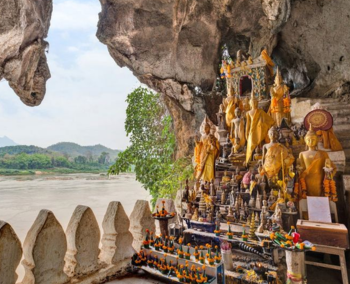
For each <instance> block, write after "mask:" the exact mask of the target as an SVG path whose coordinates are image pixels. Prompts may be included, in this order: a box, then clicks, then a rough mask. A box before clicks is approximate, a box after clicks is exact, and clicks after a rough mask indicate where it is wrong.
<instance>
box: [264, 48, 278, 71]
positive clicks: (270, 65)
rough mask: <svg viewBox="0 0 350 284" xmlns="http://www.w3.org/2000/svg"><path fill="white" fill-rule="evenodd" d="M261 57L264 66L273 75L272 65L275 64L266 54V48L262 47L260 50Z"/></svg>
mask: <svg viewBox="0 0 350 284" xmlns="http://www.w3.org/2000/svg"><path fill="white" fill-rule="evenodd" d="M261 57H262V59H264V60H265V62H266V66H267V68H268V69H269V71H270V74H271V75H273V67H274V66H275V64H274V63H273V61H272V59H271V57H270V56H269V55H268V54H267V50H266V49H264V50H263V51H262V52H261Z"/></svg>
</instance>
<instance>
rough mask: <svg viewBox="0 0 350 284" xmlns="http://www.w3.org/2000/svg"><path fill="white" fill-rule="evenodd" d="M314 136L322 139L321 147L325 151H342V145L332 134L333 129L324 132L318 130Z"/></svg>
mask: <svg viewBox="0 0 350 284" xmlns="http://www.w3.org/2000/svg"><path fill="white" fill-rule="evenodd" d="M316 134H317V135H318V136H321V137H322V141H323V147H324V148H325V149H331V150H332V151H341V150H343V147H342V145H341V144H340V142H339V140H338V139H337V137H336V136H335V134H334V130H333V127H331V128H330V129H329V130H326V131H323V130H319V131H317V132H316Z"/></svg>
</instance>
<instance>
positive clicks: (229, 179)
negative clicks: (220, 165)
mask: <svg viewBox="0 0 350 284" xmlns="http://www.w3.org/2000/svg"><path fill="white" fill-rule="evenodd" d="M230 181H231V178H230V177H229V175H228V174H227V171H226V170H225V171H224V176H223V177H222V179H221V182H222V183H228V182H230Z"/></svg>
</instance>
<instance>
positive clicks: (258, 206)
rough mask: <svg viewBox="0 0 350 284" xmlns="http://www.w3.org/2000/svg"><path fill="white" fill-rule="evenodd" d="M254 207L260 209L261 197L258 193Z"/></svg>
mask: <svg viewBox="0 0 350 284" xmlns="http://www.w3.org/2000/svg"><path fill="white" fill-rule="evenodd" d="M255 208H256V209H261V197H260V194H259V193H257V195H256V201H255Z"/></svg>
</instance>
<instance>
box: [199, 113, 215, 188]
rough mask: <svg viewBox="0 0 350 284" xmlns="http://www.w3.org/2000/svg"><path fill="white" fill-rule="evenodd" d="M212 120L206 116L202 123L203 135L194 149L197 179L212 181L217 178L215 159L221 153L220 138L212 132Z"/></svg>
mask: <svg viewBox="0 0 350 284" xmlns="http://www.w3.org/2000/svg"><path fill="white" fill-rule="evenodd" d="M211 124H212V122H211V121H210V120H209V118H208V117H207V116H206V117H205V119H204V121H203V123H202V127H201V128H202V130H203V133H202V137H201V139H200V141H196V146H195V149H194V159H195V164H196V166H195V176H196V179H197V180H202V181H203V182H210V181H212V180H213V179H214V178H215V175H214V170H215V160H216V158H217V157H218V155H219V153H220V144H219V141H218V139H217V138H216V137H215V136H214V135H213V134H211V133H210V130H211V128H212V127H211Z"/></svg>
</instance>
